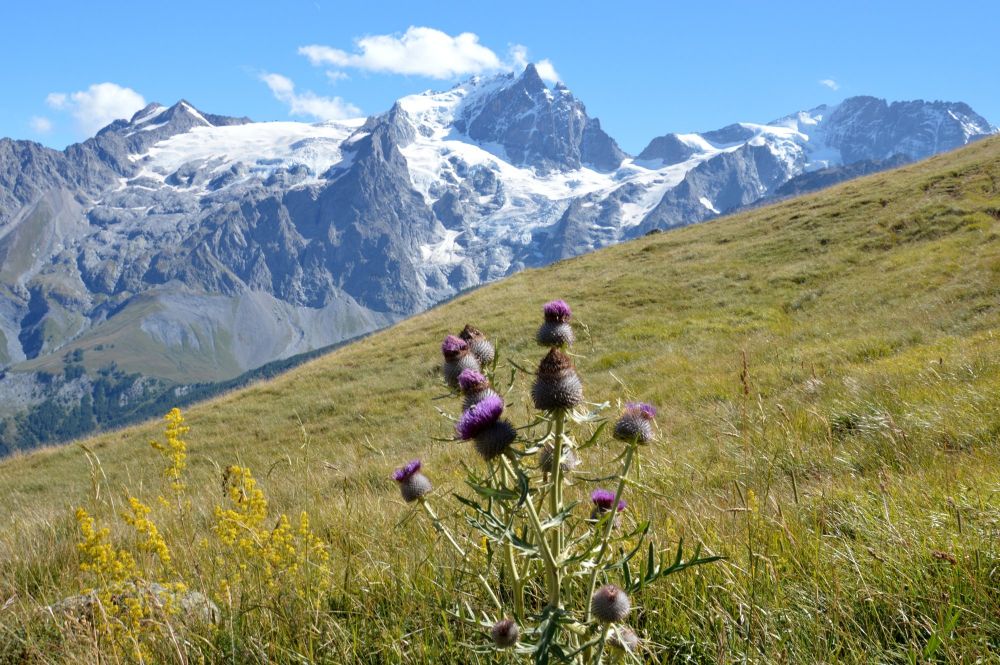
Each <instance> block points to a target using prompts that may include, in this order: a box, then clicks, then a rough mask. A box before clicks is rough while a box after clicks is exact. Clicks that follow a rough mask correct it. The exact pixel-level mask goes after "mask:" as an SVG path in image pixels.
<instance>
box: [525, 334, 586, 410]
mask: <svg viewBox="0 0 1000 665" xmlns="http://www.w3.org/2000/svg"><path fill="white" fill-rule="evenodd" d="M531 397H532V399H533V400H534V402H535V408H536V409H541V410H543V411H550V410H553V409H570V408H573V407H574V406H576V405H577V404H579V403H580V402H582V401H583V383H582V382H581V381H580V377H579V376H577V373H576V368H575V367H574V366H573V361H572V360H571V359H570V357H569V356H567V355H566V354H565V353H563V352H562V351H560V350H559V349H550V350H549V352H548V354H546V356H545V357H544V358H542V362H541V363H539V365H538V373H537V375H536V377H535V384H534V386H532V388H531Z"/></svg>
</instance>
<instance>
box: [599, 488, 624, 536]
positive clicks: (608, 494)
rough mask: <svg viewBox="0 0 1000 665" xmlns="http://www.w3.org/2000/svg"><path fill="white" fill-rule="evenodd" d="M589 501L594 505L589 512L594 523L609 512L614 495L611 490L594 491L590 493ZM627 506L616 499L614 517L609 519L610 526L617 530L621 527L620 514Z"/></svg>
mask: <svg viewBox="0 0 1000 665" xmlns="http://www.w3.org/2000/svg"><path fill="white" fill-rule="evenodd" d="M590 501H591V502H592V503H593V504H594V507H593V509H591V511H590V519H591V520H592V521H594V522H596V521H598V520H600V519H601V518H602V517H604V515H606V514H607V513H609V512H611V506H613V505H614V504H615V493H614V492H612V491H611V490H605V489H596V490H594V491H593V492H591V493H590ZM627 506H628V503H627V502H626V501H625V499H618V509H617V510H616V511H615V514H614V517H612V518H611V520H612V526H613V527H614V528H616V529H617V528H618V527H620V526H621V523H622V520H621V515H619V513H621V512H622V511H624V510H625V508H626V507H627Z"/></svg>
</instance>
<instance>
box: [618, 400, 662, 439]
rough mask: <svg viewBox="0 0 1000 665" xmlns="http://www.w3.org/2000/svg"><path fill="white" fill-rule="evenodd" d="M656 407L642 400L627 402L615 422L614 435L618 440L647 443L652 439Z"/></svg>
mask: <svg viewBox="0 0 1000 665" xmlns="http://www.w3.org/2000/svg"><path fill="white" fill-rule="evenodd" d="M654 418H656V407H654V406H653V405H651V404H646V403H644V402H629V403H628V404H626V405H625V409H624V410H623V411H622V415H621V417H620V418H618V422H616V423H615V431H614V437H615V438H616V439H618V440H620V441H629V442H632V441H635V442H637V443H649V442H650V441H651V440H652V439H653V419H654Z"/></svg>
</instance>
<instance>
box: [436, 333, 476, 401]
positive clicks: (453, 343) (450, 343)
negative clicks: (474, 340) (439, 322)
mask: <svg viewBox="0 0 1000 665" xmlns="http://www.w3.org/2000/svg"><path fill="white" fill-rule="evenodd" d="M441 355H443V356H444V364H443V365H442V366H441V372H442V373H443V374H444V380H445V383H447V384H448V385H449V386H450V387H452V388H458V376H459V374H461V373H462V372H463V371H464V370H467V369H471V370H475V371H477V372H478V371H479V369H480V367H479V361H478V360H476V357H475V356H474V355H472V354H471V353H469V345H468V343H467V342H466V341H465V340H464V339H462V338H460V337H456V336H455V335H448V336H447V337H445V338H444V341H443V342H442V343H441Z"/></svg>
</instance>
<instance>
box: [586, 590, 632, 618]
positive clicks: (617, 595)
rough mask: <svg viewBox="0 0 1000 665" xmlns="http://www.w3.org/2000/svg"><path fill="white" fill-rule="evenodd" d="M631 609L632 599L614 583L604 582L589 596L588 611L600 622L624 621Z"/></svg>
mask: <svg viewBox="0 0 1000 665" xmlns="http://www.w3.org/2000/svg"><path fill="white" fill-rule="evenodd" d="M631 609H632V601H630V600H629V599H628V596H627V595H626V594H625V592H624V591H622V590H621V589H619V588H618V587H616V586H615V585H614V584H605V585H604V586H602V587H601V588H600V589H598V590H597V591H595V592H594V595H593V596H591V598H590V611H591V612H593V614H594V616H595V617H597V620H598V621H600V622H602V623H612V622H618V621H624V619H625V617H627V616H628V613H629V611H631Z"/></svg>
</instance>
